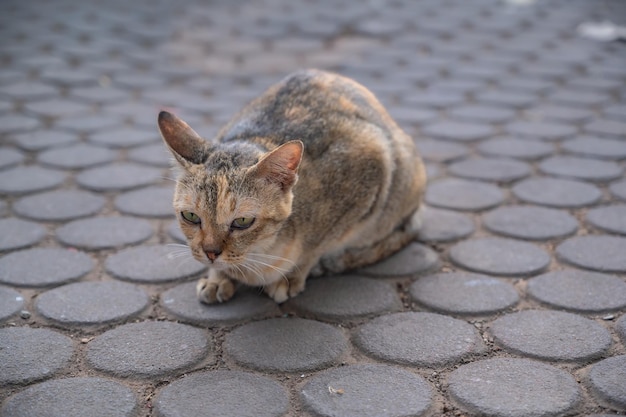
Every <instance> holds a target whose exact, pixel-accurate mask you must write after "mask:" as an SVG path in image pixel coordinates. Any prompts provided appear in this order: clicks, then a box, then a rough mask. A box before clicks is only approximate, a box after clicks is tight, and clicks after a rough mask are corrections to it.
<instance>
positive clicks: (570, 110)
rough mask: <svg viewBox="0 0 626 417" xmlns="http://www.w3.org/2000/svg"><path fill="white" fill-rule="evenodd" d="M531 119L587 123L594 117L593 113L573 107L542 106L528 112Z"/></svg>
mask: <svg viewBox="0 0 626 417" xmlns="http://www.w3.org/2000/svg"><path fill="white" fill-rule="evenodd" d="M527 114H528V115H529V116H530V118H534V119H539V120H555V121H557V122H563V123H580V122H585V121H587V120H589V119H591V118H592V117H593V114H594V113H593V111H591V110H587V109H581V108H575V107H571V106H555V105H540V106H537V107H534V108H532V109H530V110H528V111H527Z"/></svg>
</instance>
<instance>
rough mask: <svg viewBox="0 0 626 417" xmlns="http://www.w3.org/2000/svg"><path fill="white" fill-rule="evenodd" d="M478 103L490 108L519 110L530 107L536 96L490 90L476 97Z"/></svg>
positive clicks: (511, 91)
mask: <svg viewBox="0 0 626 417" xmlns="http://www.w3.org/2000/svg"><path fill="white" fill-rule="evenodd" d="M476 100H477V101H478V102H479V103H484V104H486V105H490V106H505V107H511V108H514V109H520V108H524V107H528V106H530V105H532V104H533V103H534V102H535V101H537V96H536V95H534V94H529V93H522V92H520V91H513V90H491V91H486V92H484V93H480V94H477V95H476Z"/></svg>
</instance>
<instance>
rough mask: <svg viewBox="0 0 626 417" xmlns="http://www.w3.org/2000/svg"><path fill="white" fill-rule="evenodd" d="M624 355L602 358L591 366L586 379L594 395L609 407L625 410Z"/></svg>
mask: <svg viewBox="0 0 626 417" xmlns="http://www.w3.org/2000/svg"><path fill="white" fill-rule="evenodd" d="M625 380H626V355H620V356H614V357H612V358H607V359H604V360H602V361H600V362H598V363H596V364H595V365H593V366H592V367H591V371H589V375H588V381H589V385H590V386H591V392H592V393H593V395H594V397H596V398H598V399H599V400H600V401H602V402H603V403H606V404H608V405H609V406H610V407H611V408H615V409H617V410H622V411H623V410H626V385H625V384H624V381H625Z"/></svg>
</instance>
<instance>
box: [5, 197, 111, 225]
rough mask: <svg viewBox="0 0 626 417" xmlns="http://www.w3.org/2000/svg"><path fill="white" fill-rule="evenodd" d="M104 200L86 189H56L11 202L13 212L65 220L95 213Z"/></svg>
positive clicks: (39, 218) (19, 214) (20, 214)
mask: <svg viewBox="0 0 626 417" xmlns="http://www.w3.org/2000/svg"><path fill="white" fill-rule="evenodd" d="M105 202H106V200H105V199H104V197H102V196H99V195H95V194H91V193H88V192H86V191H78V190H58V191H49V192H45V193H40V194H35V195H32V196H28V197H23V198H21V199H19V200H17V201H16V202H15V203H14V204H13V212H14V213H15V214H17V215H18V216H21V217H26V218H29V219H34V220H42V221H65V220H72V219H77V218H80V217H85V216H91V215H92V214H96V213H98V212H99V211H100V210H102V208H103V207H104V204H105Z"/></svg>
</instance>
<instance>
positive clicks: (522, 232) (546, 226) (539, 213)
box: [483, 206, 578, 240]
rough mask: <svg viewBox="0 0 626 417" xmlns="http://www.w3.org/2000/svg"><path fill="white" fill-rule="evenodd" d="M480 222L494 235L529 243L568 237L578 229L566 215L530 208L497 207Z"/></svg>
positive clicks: (562, 212) (574, 221)
mask: <svg viewBox="0 0 626 417" xmlns="http://www.w3.org/2000/svg"><path fill="white" fill-rule="evenodd" d="M483 223H484V225H485V226H486V227H487V229H489V230H490V231H492V232H494V233H498V234H501V235H504V236H508V237H513V238H519V239H529V240H548V239H553V238H558V237H563V236H568V235H571V234H573V233H575V232H576V229H578V221H577V220H576V218H575V217H574V216H572V215H570V214H568V213H567V212H564V211H560V210H555V209H550V208H545V207H533V206H507V207H499V208H497V209H495V210H493V211H490V212H489V213H486V214H485V215H483Z"/></svg>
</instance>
